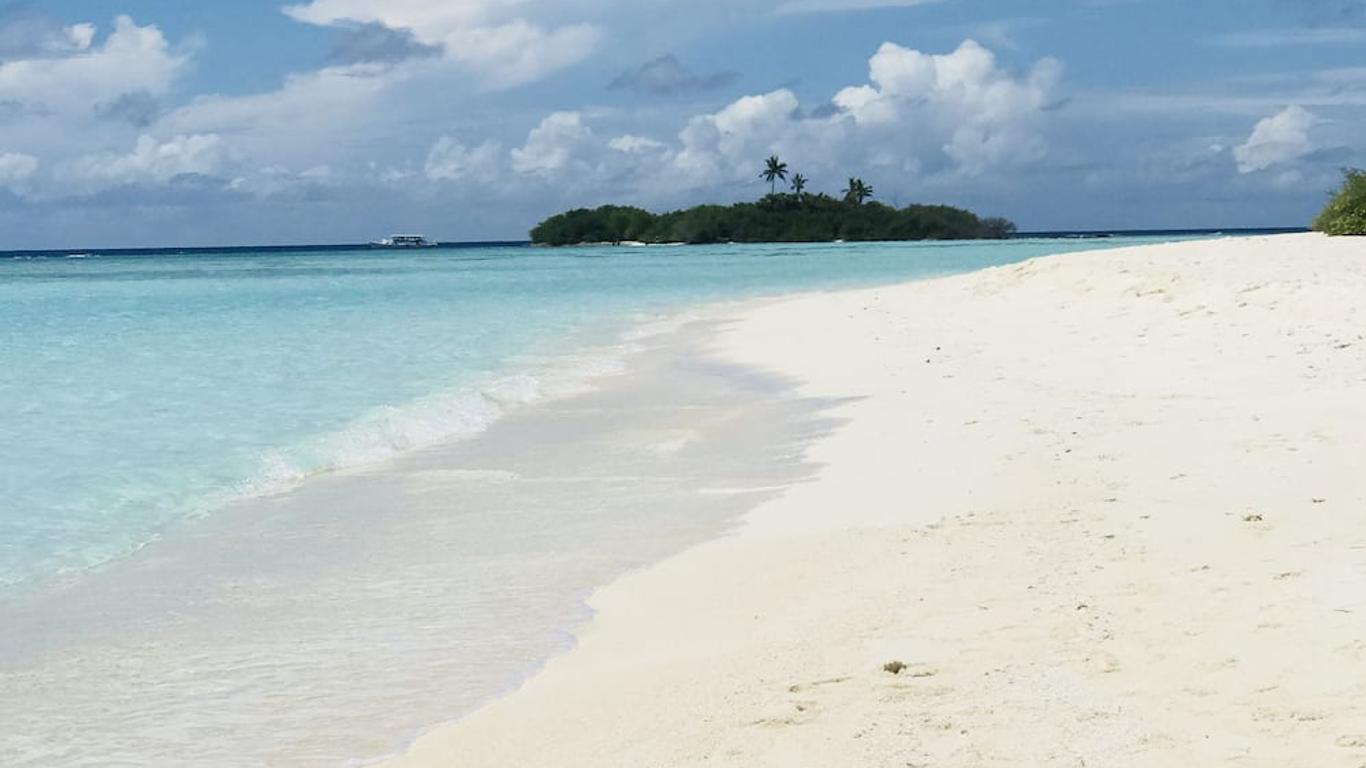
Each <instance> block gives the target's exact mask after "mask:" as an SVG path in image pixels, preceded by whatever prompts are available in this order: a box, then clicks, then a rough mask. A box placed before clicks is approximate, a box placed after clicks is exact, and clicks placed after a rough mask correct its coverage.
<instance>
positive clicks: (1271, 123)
mask: <svg viewBox="0 0 1366 768" xmlns="http://www.w3.org/2000/svg"><path fill="white" fill-rule="evenodd" d="M1319 122H1320V121H1319V119H1318V117H1317V116H1315V115H1314V114H1313V113H1312V112H1310V111H1309V110H1307V109H1304V108H1303V107H1299V106H1291V107H1287V108H1286V109H1284V110H1283V111H1281V112H1279V113H1277V114H1275V115H1272V116H1271V117H1268V118H1265V119H1264V120H1262V121H1261V122H1259V123H1257V126H1256V127H1255V128H1253V130H1252V135H1251V136H1249V137H1248V139H1247V141H1246V142H1244V143H1243V144H1242V145H1240V146H1238V147H1235V148H1234V149H1233V156H1234V158H1235V159H1236V160H1237V161H1238V171H1239V172H1240V173H1244V174H1248V173H1255V172H1257V171H1264V170H1266V169H1267V168H1270V167H1272V166H1275V165H1280V164H1282V163H1288V162H1291V161H1293V160H1298V159H1300V158H1302V157H1305V156H1307V155H1310V154H1313V152H1314V150H1315V149H1316V147H1315V145H1314V142H1313V140H1312V139H1311V137H1310V131H1311V130H1312V129H1313V128H1314V126H1316V125H1318V124H1319Z"/></svg>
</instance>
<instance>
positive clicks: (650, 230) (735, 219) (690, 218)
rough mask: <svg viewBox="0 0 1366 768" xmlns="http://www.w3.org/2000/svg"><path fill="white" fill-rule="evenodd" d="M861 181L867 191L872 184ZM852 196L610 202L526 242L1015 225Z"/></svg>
mask: <svg viewBox="0 0 1366 768" xmlns="http://www.w3.org/2000/svg"><path fill="white" fill-rule="evenodd" d="M854 181H857V180H856V179H855V180H854ZM860 184H861V182H860ZM863 186H864V189H866V191H867V193H869V194H871V192H872V190H871V188H867V186H866V185H863ZM856 191H857V190H856ZM857 197H858V196H857V195H856V196H854V197H853V198H851V199H850V200H836V199H834V198H832V197H830V196H829V195H825V194H815V195H813V194H802V195H795V194H771V195H767V196H765V197H764V198H763V199H761V200H759V201H757V202H752V203H737V204H735V205H730V206H721V205H700V206H697V207H695V208H688V209H686V210H680V211H672V212H669V213H664V214H654V213H650V212H649V211H645V210H642V209H640V208H631V207H623V206H615V205H607V206H603V207H601V208H596V209H592V210H589V209H584V208H580V209H576V210H572V211H568V212H566V213H561V214H559V215H556V216H552V217H550V218H548V219H546V220H545V221H543V222H541V223H540V224H538V225H536V227H535V228H534V229H532V230H531V239H532V241H533V242H534V243H536V244H538V245H579V244H584V243H622V242H644V243H698V244H701V243H726V242H735V243H759V242H798V243H802V242H830V241H835V240H849V241H869V240H972V239H1003V238H1007V237H1010V236H1011V235H1013V234H1014V233H1015V225H1014V224H1012V223H1011V222H1009V221H1007V220H1005V219H981V218H978V217H977V216H976V215H975V214H973V213H972V212H970V211H965V210H962V209H959V208H952V207H950V206H946V205H908V206H906V207H905V208H894V207H892V206H890V205H884V204H883V203H879V202H869V203H859V202H855V200H856V199H857Z"/></svg>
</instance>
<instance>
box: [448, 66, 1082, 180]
mask: <svg viewBox="0 0 1366 768" xmlns="http://www.w3.org/2000/svg"><path fill="white" fill-rule="evenodd" d="M1060 69H1061V68H1060V66H1059V65H1058V64H1057V63H1056V62H1054V61H1052V60H1050V59H1045V60H1043V61H1041V62H1039V63H1038V64H1037V65H1036V66H1035V67H1034V68H1033V69H1031V70H1030V71H1029V72H1027V73H1025V74H1023V75H1012V74H1011V73H1009V72H1007V71H1006V70H1004V69H1002V68H1001V67H1000V66H998V65H997V63H996V60H995V58H994V57H993V56H992V54H991V53H990V52H989V51H987V50H986V49H985V48H982V47H981V46H980V45H978V44H976V43H974V42H972V41H968V42H965V43H964V44H963V45H962V46H960V47H959V48H958V49H957V50H955V51H953V52H951V53H948V54H943V55H930V54H924V53H921V52H918V51H914V50H910V49H907V48H903V47H900V46H897V45H893V44H886V45H884V46H882V47H881V48H880V49H879V50H878V51H877V53H876V54H875V55H874V56H873V57H872V58H871V59H870V61H869V72H870V74H869V82H868V83H867V84H864V85H860V86H851V87H849V88H845V89H843V90H841V91H839V92H838V93H837V94H836V96H835V97H834V99H833V101H832V102H831V103H830V104H828V105H826V106H825V107H823V108H821V109H818V110H815V111H814V112H811V111H810V110H804V109H803V107H802V104H801V103H800V101H799V100H798V98H797V96H796V94H795V93H793V92H792V91H790V90H788V89H779V90H776V91H772V92H769V93H764V94H758V95H752V96H745V97H743V98H740V99H737V100H735V101H734V102H732V103H730V104H728V105H726V106H725V107H723V108H721V109H719V110H717V111H716V112H712V113H708V114H702V115H697V116H694V117H692V118H690V119H689V120H688V121H687V123H686V124H685V125H684V127H683V128H682V129H681V130H680V131H679V132H678V134H677V136H676V137H675V138H674V140H673V141H661V140H659V139H657V138H652V137H648V136H640V135H636V134H630V133H627V134H619V135H616V136H615V137H613V138H607V137H604V136H602V135H600V134H599V133H597V132H596V131H595V130H594V129H593V127H592V126H591V125H590V124H589V121H588V119H587V118H586V117H585V115H584V114H582V113H580V112H555V113H553V114H551V115H548V116H547V117H546V118H545V119H544V120H542V121H541V123H540V124H539V125H537V126H536V127H534V128H533V129H532V130H531V131H530V132H529V133H528V135H527V138H526V141H525V143H524V144H523V145H522V146H520V147H517V148H514V149H512V150H511V151H509V152H502V151H501V150H500V149H499V148H498V147H497V146H496V145H493V144H489V143H486V144H483V145H480V146H478V147H473V148H472V147H470V146H467V145H466V144H464V143H463V142H461V141H459V140H457V139H455V138H445V139H442V140H440V141H438V142H437V144H436V145H435V146H433V147H432V149H431V151H430V152H429V155H428V158H427V163H426V175H427V177H428V178H429V179H433V180H442V181H446V180H451V181H454V180H459V179H467V178H477V177H480V176H482V177H485V178H492V177H494V176H495V175H498V174H499V173H504V174H506V175H508V176H509V177H510V183H511V184H512V185H514V186H515V185H517V184H518V183H519V182H524V183H525V184H526V185H528V187H529V188H530V187H538V188H542V189H543V188H544V182H545V181H548V180H553V181H554V182H556V189H557V190H560V191H563V190H565V189H572V190H575V192H576V194H583V193H599V194H610V195H613V196H619V195H622V194H630V195H631V196H632V197H633V198H645V199H657V198H660V197H664V196H670V195H677V194H679V193H680V191H682V192H683V193H686V192H687V191H688V190H698V189H707V188H716V187H732V186H734V185H750V184H756V185H757V184H758V181H757V179H758V170H757V167H756V163H757V162H758V161H759V160H760V159H762V158H763V157H766V156H767V155H769V154H775V153H776V154H779V155H781V156H782V157H783V158H784V159H785V160H787V161H788V162H789V163H791V164H792V165H793V167H794V168H798V169H800V170H802V171H803V172H804V173H807V174H808V176H810V175H816V176H818V177H821V178H825V179H826V180H833V179H836V178H837V177H838V178H844V176H843V175H842V174H850V173H859V174H871V175H872V176H873V177H874V179H876V177H877V173H878V171H879V170H880V171H882V172H884V173H892V174H895V176H896V177H920V178H922V179H923V178H925V177H929V176H934V177H937V178H940V179H941V180H942V179H946V178H954V177H964V176H971V175H974V174H979V173H982V172H984V171H986V170H988V169H991V168H995V167H999V166H1006V165H1018V164H1022V163H1028V162H1031V161H1034V160H1036V159H1038V158H1039V157H1041V156H1042V155H1043V153H1044V152H1045V150H1046V145H1045V142H1044V138H1043V133H1044V130H1043V128H1044V125H1043V123H1044V120H1045V119H1046V115H1047V113H1048V110H1049V106H1050V104H1052V103H1054V101H1055V96H1054V90H1055V89H1056V86H1057V82H1058V80H1059V78H1060ZM628 190H631V191H629V192H628Z"/></svg>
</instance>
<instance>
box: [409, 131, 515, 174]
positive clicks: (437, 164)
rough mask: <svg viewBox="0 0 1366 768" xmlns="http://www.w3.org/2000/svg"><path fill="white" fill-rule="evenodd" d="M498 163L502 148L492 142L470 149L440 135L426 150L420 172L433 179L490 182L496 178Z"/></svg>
mask: <svg viewBox="0 0 1366 768" xmlns="http://www.w3.org/2000/svg"><path fill="white" fill-rule="evenodd" d="M501 162H502V147H501V146H500V145H498V144H497V143H495V142H492V141H487V142H484V143H483V144H480V145H479V146H477V147H473V148H471V147H467V146H465V145H464V144H463V143H461V142H460V141H459V140H457V139H455V138H452V137H450V136H443V137H442V138H440V139H438V140H437V141H436V143H435V144H433V145H432V148H431V151H430V152H428V153H427V163H426V165H425V166H424V169H423V173H424V174H425V175H426V176H427V178H428V179H430V180H432V181H465V180H473V181H491V180H493V179H494V178H496V177H497V175H498V169H499V167H500V165H501Z"/></svg>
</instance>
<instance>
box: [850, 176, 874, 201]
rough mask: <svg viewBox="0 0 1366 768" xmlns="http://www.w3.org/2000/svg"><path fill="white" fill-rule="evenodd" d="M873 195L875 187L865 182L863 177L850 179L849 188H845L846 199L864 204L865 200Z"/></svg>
mask: <svg viewBox="0 0 1366 768" xmlns="http://www.w3.org/2000/svg"><path fill="white" fill-rule="evenodd" d="M872 196H873V188H872V187H870V186H868V185H867V184H864V183H863V179H853V178H851V179H849V188H848V189H846V190H844V201H845V202H846V203H853V204H854V205H863V201H865V200H867V199H868V198H870V197H872Z"/></svg>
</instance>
